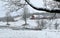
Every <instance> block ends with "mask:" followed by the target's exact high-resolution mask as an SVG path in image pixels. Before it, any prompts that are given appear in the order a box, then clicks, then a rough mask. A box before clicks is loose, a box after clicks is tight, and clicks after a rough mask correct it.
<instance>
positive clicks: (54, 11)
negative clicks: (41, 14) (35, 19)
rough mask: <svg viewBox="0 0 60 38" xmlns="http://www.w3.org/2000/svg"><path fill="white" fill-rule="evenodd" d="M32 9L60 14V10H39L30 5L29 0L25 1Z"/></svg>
mask: <svg viewBox="0 0 60 38" xmlns="http://www.w3.org/2000/svg"><path fill="white" fill-rule="evenodd" d="M25 1H26V2H27V3H28V4H29V5H30V6H31V7H32V8H34V9H36V10H39V11H46V12H50V13H60V10H59V9H54V10H49V9H46V8H37V7H35V6H33V5H32V4H30V3H29V2H28V1H27V0H25Z"/></svg>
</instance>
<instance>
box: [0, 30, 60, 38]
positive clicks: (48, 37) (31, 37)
mask: <svg viewBox="0 0 60 38" xmlns="http://www.w3.org/2000/svg"><path fill="white" fill-rule="evenodd" d="M0 38H60V32H59V31H57V30H54V31H50V30H42V31H39V30H37V31H36V30H11V29H0Z"/></svg>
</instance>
